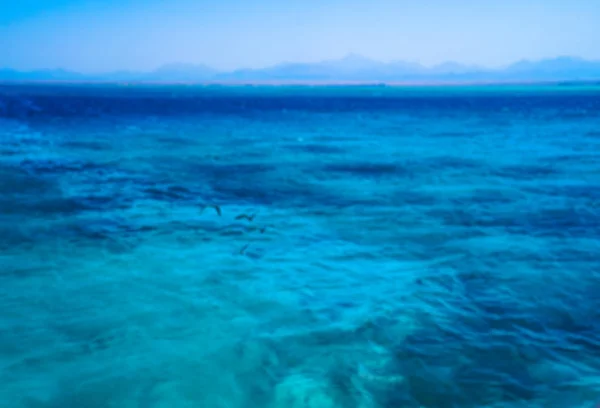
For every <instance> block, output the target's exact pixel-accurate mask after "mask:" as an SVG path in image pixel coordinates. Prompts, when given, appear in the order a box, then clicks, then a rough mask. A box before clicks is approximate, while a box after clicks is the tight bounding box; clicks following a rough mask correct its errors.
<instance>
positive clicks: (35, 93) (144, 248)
mask: <svg viewBox="0 0 600 408" xmlns="http://www.w3.org/2000/svg"><path fill="white" fill-rule="evenodd" d="M212 206H218V208H219V209H220V213H221V214H220V215H219V214H218V212H217V211H215V208H214V207H212ZM240 214H248V215H252V214H256V215H255V217H254V218H253V219H252V221H249V220H247V219H236V218H237V216H238V215H240ZM598 254H600V91H599V90H598V89H597V88H594V87H584V88H581V87H579V88H578V87H556V86H554V87H537V88H536V87H516V88H515V87H512V88H511V87H488V88H386V87H363V88H360V87H331V88H327V87H325V88H321V87H315V88H298V87H231V88H222V87H117V86H39V85H36V86H31V85H22V86H3V87H0V310H1V311H2V312H1V314H0V333H1V335H0V407H7V408H21V407H23V408H59V407H60V408H63V407H77V408H79V407H86V408H88V407H89V408H95V407H98V408H100V407H110V408H117V407H118V408H121V407H127V408H129V407H132V408H133V407H139V408H159V407H160V408H162V407H207V408H212V407H215V408H221V407H223V408H225V407H227V408H229V407H235V408H238V407H239V408H262V407H266V408H279V407H291V408H321V407H323V408H332V407H344V408H345V407H348V408H354V407H356V408H378V407H385V408H388V407H389V408H396V407H398V408H400V407H407V408H419V407H424V408H454V407H457V408H459V407H460V408H462V407H465V408H471V407H473V408H480V407H503V408H512V407H515V408H516V407H544V408H566V407H576V408H580V407H581V408H584V407H592V406H594V404H595V403H597V402H598V401H599V400H600V374H599V373H600V371H599V370H600V256H599V255H598Z"/></svg>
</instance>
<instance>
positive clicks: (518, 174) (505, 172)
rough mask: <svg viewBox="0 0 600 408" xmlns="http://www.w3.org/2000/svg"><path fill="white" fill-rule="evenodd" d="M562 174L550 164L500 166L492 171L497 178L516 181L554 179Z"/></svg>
mask: <svg viewBox="0 0 600 408" xmlns="http://www.w3.org/2000/svg"><path fill="white" fill-rule="evenodd" d="M561 173H562V172H561V171H560V170H559V169H557V168H556V167H555V166H552V165H551V164H548V165H536V164H518V165H508V166H502V167H499V168H496V169H494V170H492V174H493V175H495V176H498V177H502V178H507V179H511V180H516V181H526V180H537V179H540V178H549V177H556V176H558V175H560V174H561Z"/></svg>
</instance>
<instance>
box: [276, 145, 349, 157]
mask: <svg viewBox="0 0 600 408" xmlns="http://www.w3.org/2000/svg"><path fill="white" fill-rule="evenodd" d="M283 147H284V148H285V149H288V150H292V151H295V152H302V153H310V154H316V155H329V154H342V153H345V152H347V150H346V149H343V148H341V147H337V146H331V145H327V144H321V143H296V144H286V145H284V146H283Z"/></svg>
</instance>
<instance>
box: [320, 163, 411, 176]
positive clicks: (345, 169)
mask: <svg viewBox="0 0 600 408" xmlns="http://www.w3.org/2000/svg"><path fill="white" fill-rule="evenodd" d="M321 170H323V171H324V172H329V173H341V174H349V175H352V176H358V177H366V178H381V177H390V176H401V177H406V176H409V175H410V174H412V173H411V172H410V171H409V170H408V169H407V168H406V167H404V166H402V165H400V164H395V163H373V162H341V163H329V164H325V165H323V166H321Z"/></svg>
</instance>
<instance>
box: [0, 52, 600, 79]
mask: <svg viewBox="0 0 600 408" xmlns="http://www.w3.org/2000/svg"><path fill="white" fill-rule="evenodd" d="M580 80H594V81H595V80H600V61H588V60H584V59H581V58H576V57H558V58H553V59H545V60H540V61H528V60H524V61H519V62H516V63H514V64H512V65H509V66H507V67H504V68H499V69H489V68H483V67H478V66H470V65H462V64H459V63H455V62H447V63H444V64H440V65H437V66H434V67H425V66H423V65H420V64H417V63H411V62H404V61H394V62H388V63H384V62H379V61H374V60H371V59H368V58H365V57H362V56H360V55H356V54H350V55H347V56H346V57H344V58H342V59H338V60H330V61H323V62H317V63H284V64H279V65H275V66H272V67H268V68H262V69H240V70H236V71H230V72H222V71H218V70H215V69H212V68H210V67H208V66H205V65H193V64H169V65H165V66H163V67H161V68H159V69H157V70H154V71H151V72H129V71H118V72H109V73H105V74H99V75H91V74H81V73H77V72H71V71H65V70H40V71H28V72H25V71H17V70H11V69H0V81H86V82H94V81H98V82H100V81H108V82H188V83H189V82H217V83H227V82H235V83H239V82H242V83H252V82H269V81H272V82H457V83H460V82H510V81H580Z"/></svg>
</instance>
